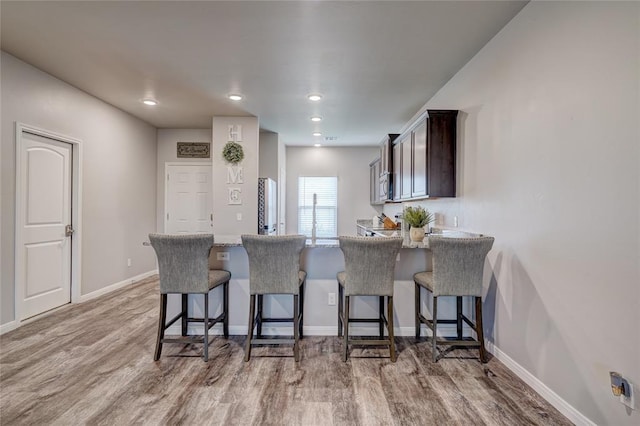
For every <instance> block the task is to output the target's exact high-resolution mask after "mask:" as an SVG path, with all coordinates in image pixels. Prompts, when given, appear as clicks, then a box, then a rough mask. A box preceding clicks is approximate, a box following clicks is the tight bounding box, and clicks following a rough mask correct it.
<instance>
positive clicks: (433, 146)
mask: <svg viewBox="0 0 640 426" xmlns="http://www.w3.org/2000/svg"><path fill="white" fill-rule="evenodd" d="M457 115H458V111H455V110H429V124H428V128H427V133H428V137H427V141H428V146H427V159H428V163H427V172H428V178H427V194H428V195H429V196H430V197H455V196H456V117H457Z"/></svg>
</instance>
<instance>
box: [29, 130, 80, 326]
mask: <svg viewBox="0 0 640 426" xmlns="http://www.w3.org/2000/svg"><path fill="white" fill-rule="evenodd" d="M21 140H22V143H21V144H20V148H19V149H21V153H20V162H21V166H20V176H19V191H20V194H19V197H20V200H19V202H20V203H21V206H20V207H21V208H20V217H19V218H18V226H20V227H21V234H22V244H21V247H19V248H18V249H19V250H21V251H22V253H20V254H19V255H18V258H19V260H20V261H19V262H18V267H19V268H21V269H22V270H21V271H20V272H21V273H20V274H19V276H20V277H21V279H20V281H21V282H18V283H17V285H16V288H17V291H19V292H20V294H21V296H20V297H21V307H22V309H21V310H20V318H19V319H20V320H23V319H26V318H29V317H32V316H34V315H37V314H40V313H42V312H45V311H48V310H50V309H53V308H56V307H58V306H61V305H64V304H66V303H70V302H71V235H69V236H67V235H66V232H65V227H66V226H67V225H71V193H72V192H71V170H72V152H73V151H72V149H73V148H72V146H71V144H68V143H64V142H60V141H56V140H52V139H48V138H44V137H40V136H36V135H33V134H31V133H28V132H23V133H22V138H21Z"/></svg>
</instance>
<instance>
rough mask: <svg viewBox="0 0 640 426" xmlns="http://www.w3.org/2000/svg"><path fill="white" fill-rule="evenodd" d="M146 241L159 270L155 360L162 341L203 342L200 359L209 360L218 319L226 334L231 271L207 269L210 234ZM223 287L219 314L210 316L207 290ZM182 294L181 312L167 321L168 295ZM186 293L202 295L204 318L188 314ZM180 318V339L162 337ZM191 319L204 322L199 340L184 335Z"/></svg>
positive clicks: (157, 236) (156, 237)
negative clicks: (212, 330) (156, 258)
mask: <svg viewBox="0 0 640 426" xmlns="http://www.w3.org/2000/svg"><path fill="white" fill-rule="evenodd" d="M149 241H150V242H151V246H152V247H153V249H154V250H155V252H156V256H157V257H158V267H159V270H160V319H159V322H158V339H157V341H156V352H155V356H154V358H153V359H154V360H156V361H157V360H159V359H160V354H161V352H162V344H163V343H194V342H202V343H203V345H204V349H203V358H204V360H205V361H208V360H209V344H210V340H209V329H210V328H211V327H213V326H214V325H215V324H217V323H219V322H220V321H222V322H223V333H224V336H225V337H229V315H228V310H229V280H230V279H231V273H230V272H229V271H224V270H210V269H209V252H210V251H211V247H213V235H212V234H192V235H189V234H176V235H164V234H149ZM220 285H222V286H223V290H222V291H223V302H222V313H221V314H220V315H218V316H217V317H216V318H212V319H211V318H209V292H210V291H211V290H213V289H214V288H216V287H218V286H220ZM170 293H176V294H180V295H182V309H181V312H180V313H179V314H178V315H177V316H175V317H174V318H173V319H171V320H170V321H169V322H168V323H167V295H168V294H170ZM189 294H202V295H203V296H204V297H203V298H204V315H203V318H191V317H189V298H188V295H189ZM179 319H181V320H182V324H181V325H182V336H183V337H182V338H165V337H164V332H165V330H166V329H167V328H169V327H170V326H171V325H173V323H175V322H176V321H177V320H179ZM190 322H201V323H203V324H204V330H203V331H204V334H203V336H202V339H196V338H193V337H187V326H188V323H190Z"/></svg>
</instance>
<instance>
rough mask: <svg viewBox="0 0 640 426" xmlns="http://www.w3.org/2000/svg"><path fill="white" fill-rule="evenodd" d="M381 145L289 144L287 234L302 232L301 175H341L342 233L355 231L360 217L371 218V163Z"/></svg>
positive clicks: (339, 224) (339, 215) (339, 220)
mask: <svg viewBox="0 0 640 426" xmlns="http://www.w3.org/2000/svg"><path fill="white" fill-rule="evenodd" d="M378 155H379V150H378V147H340V148H339V147H321V148H315V147H294V146H289V147H287V192H286V193H287V234H295V233H297V232H298V229H297V228H298V178H299V177H300V176H338V235H355V233H356V220H357V219H366V218H371V217H372V216H373V215H374V214H376V210H375V209H374V208H373V207H372V206H371V205H370V204H369V163H371V161H373V160H374V159H375V158H376V157H377V156H378Z"/></svg>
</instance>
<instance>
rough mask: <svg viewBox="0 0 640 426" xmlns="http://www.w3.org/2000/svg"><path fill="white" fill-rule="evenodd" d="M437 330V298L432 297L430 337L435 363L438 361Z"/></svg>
mask: <svg viewBox="0 0 640 426" xmlns="http://www.w3.org/2000/svg"><path fill="white" fill-rule="evenodd" d="M437 330H438V297H437V296H433V328H432V332H433V336H432V337H431V340H432V350H433V354H432V356H433V362H436V361H437V360H438V346H437V345H436V340H437V339H436V336H437V334H438V333H437Z"/></svg>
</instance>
